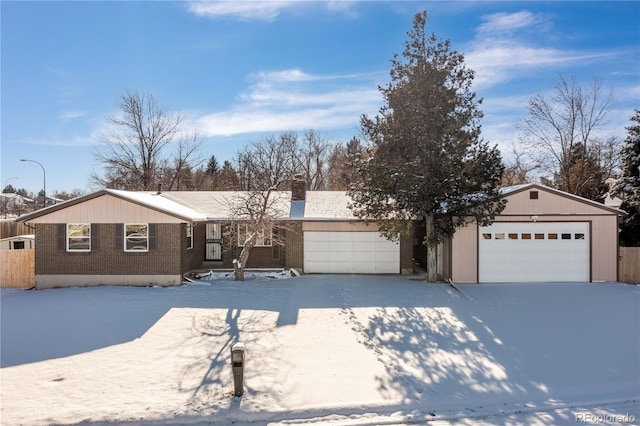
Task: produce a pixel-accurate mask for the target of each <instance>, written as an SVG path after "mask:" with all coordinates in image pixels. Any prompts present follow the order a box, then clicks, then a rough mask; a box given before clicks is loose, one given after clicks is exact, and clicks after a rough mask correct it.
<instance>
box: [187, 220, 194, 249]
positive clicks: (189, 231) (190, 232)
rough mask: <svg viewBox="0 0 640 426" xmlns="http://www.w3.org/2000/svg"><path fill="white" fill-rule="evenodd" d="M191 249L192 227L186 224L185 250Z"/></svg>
mask: <svg viewBox="0 0 640 426" xmlns="http://www.w3.org/2000/svg"><path fill="white" fill-rule="evenodd" d="M192 248H193V225H192V224H190V223H187V249H192Z"/></svg>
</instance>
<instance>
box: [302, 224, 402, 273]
mask: <svg viewBox="0 0 640 426" xmlns="http://www.w3.org/2000/svg"><path fill="white" fill-rule="evenodd" d="M304 272H305V273H307V274H309V273H311V274H313V273H334V274H398V273H399V272H400V245H399V244H398V243H395V242H392V241H389V240H387V239H386V238H384V237H382V236H380V234H379V233H378V232H320V231H305V233H304Z"/></svg>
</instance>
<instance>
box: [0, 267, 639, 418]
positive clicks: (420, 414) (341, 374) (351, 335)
mask: <svg viewBox="0 0 640 426" xmlns="http://www.w3.org/2000/svg"><path fill="white" fill-rule="evenodd" d="M287 276H288V275H287ZM274 278H283V277H282V276H278V275H274V276H272V277H266V276H260V275H256V276H252V277H249V279H248V280H247V281H245V282H243V283H235V282H233V281H231V280H230V279H229V278H224V277H221V276H220V275H213V276H210V277H207V278H206V279H205V280H204V281H202V282H196V283H193V284H190V285H186V286H182V287H168V288H135V287H98V288H70V289H56V290H44V291H16V290H3V292H2V299H1V308H2V310H1V321H2V323H1V327H2V328H1V344H2V346H1V356H2V357H1V365H2V369H0V374H1V376H0V380H1V383H0V384H1V390H0V398H1V399H0V403H1V405H2V411H1V415H2V417H1V419H0V422H1V424H2V425H45V424H76V423H82V424H101V423H109V424H113V423H122V422H140V423H143V424H231V423H236V424H238V423H245V422H254V423H255V424H300V423H305V422H313V423H319V422H326V423H330V424H345V425H351V424H392V423H413V422H424V421H427V420H428V421H432V422H433V424H439V425H442V424H450V423H455V424H469V425H472V424H473V425H475V424H486V425H489V424H541V425H542V424H575V423H576V420H578V421H580V419H583V420H585V422H588V421H589V420H591V421H593V420H602V421H604V422H607V420H618V421H619V423H622V422H620V420H622V421H624V420H632V423H635V424H637V423H638V422H639V421H640V406H639V401H640V287H637V286H632V285H624V284H575V283H573V284H567V283H556V284H515V285H507V284H501V285H487V284H485V285H464V286H459V287H460V288H461V289H462V291H463V292H464V294H463V293H460V292H458V291H456V290H454V289H453V288H451V287H450V286H448V285H445V284H427V283H425V282H421V281H414V280H410V279H408V278H407V277H400V276H327V275H324V276H322V275H315V276H301V277H298V278H293V279H274ZM467 296H468V297H467ZM236 341H242V342H244V343H245V345H246V347H247V363H246V371H245V395H244V396H243V397H242V398H234V397H232V396H231V392H232V390H233V379H232V374H231V367H230V361H229V359H230V347H231V345H232V344H233V343H234V342H236ZM580 416H581V417H580ZM624 416H627V417H624ZM608 423H611V422H610V421H609V422H608Z"/></svg>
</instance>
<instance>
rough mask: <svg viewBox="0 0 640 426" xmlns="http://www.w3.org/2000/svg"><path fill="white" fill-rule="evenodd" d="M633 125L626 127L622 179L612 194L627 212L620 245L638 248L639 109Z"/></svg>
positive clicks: (621, 229) (639, 198) (636, 111)
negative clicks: (619, 199) (619, 200)
mask: <svg viewBox="0 0 640 426" xmlns="http://www.w3.org/2000/svg"><path fill="white" fill-rule="evenodd" d="M631 120H632V121H634V122H635V124H633V125H631V126H629V127H627V138H626V140H625V146H624V148H622V167H623V173H622V177H621V178H620V179H618V181H617V182H616V184H615V185H614V187H613V190H612V194H613V195H614V196H619V197H620V198H622V199H623V202H622V204H621V205H620V208H621V209H622V210H624V211H626V212H627V216H625V217H624V218H623V220H622V223H621V224H620V244H621V245H623V246H636V247H637V246H640V109H636V110H635V115H634V116H633V117H631Z"/></svg>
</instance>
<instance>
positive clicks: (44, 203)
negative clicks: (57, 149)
mask: <svg viewBox="0 0 640 426" xmlns="http://www.w3.org/2000/svg"><path fill="white" fill-rule="evenodd" d="M20 161H30V162H32V163H36V164H37V165H39V166H40V167H41V168H42V176H43V179H44V181H43V186H42V208H45V207H47V172H45V170H44V166H43V165H42V164H40V162H38V161H36V160H27V159H24V158H21V159H20Z"/></svg>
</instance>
